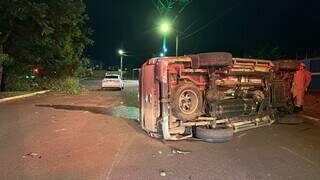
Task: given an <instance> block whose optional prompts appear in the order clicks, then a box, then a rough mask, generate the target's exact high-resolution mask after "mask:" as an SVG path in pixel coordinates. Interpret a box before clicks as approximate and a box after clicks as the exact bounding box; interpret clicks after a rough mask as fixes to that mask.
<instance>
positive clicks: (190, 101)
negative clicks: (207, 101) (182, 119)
mask: <svg viewBox="0 0 320 180" xmlns="http://www.w3.org/2000/svg"><path fill="white" fill-rule="evenodd" d="M198 103H199V99H198V96H197V94H196V93H195V92H194V91H192V90H184V91H182V93H181V94H180V96H179V109H180V110H181V111H182V112H183V113H185V114H192V113H194V112H195V111H196V109H197V106H198Z"/></svg>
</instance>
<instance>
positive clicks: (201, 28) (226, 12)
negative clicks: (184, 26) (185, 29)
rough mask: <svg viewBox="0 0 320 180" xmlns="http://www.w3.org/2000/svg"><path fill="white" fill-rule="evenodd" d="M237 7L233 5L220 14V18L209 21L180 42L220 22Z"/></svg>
mask: <svg viewBox="0 0 320 180" xmlns="http://www.w3.org/2000/svg"><path fill="white" fill-rule="evenodd" d="M238 5H239V4H237V5H235V6H233V7H231V8H229V9H228V10H227V11H225V12H224V13H223V14H221V15H220V16H218V17H216V18H214V19H212V20H211V21H209V22H208V23H207V24H205V25H203V26H202V27H200V28H199V29H197V30H195V31H194V32H192V33H190V34H188V35H186V36H184V37H182V38H181V40H184V39H187V38H189V37H191V36H193V35H195V34H197V33H198V32H200V31H202V30H204V29H205V28H207V27H208V26H209V25H211V24H212V23H215V22H217V21H218V20H220V19H221V18H222V17H224V16H225V15H227V14H228V13H229V12H231V11H232V10H233V9H234V8H236V7H237V6H238Z"/></svg>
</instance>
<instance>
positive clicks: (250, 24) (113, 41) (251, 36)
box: [87, 0, 320, 67]
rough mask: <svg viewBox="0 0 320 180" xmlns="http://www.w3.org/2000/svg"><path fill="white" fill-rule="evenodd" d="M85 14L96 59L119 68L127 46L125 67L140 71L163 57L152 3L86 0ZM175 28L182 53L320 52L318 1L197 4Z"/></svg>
mask: <svg viewBox="0 0 320 180" xmlns="http://www.w3.org/2000/svg"><path fill="white" fill-rule="evenodd" d="M87 10H88V14H89V16H90V22H89V25H90V26H91V28H92V29H93V31H94V32H93V35H92V39H93V40H94V41H95V43H94V45H93V46H92V47H90V48H89V49H88V52H87V54H88V56H89V57H90V58H91V59H92V60H93V61H97V62H103V63H104V64H106V65H111V66H112V65H117V64H118V63H119V57H118V55H117V50H118V49H119V48H123V49H124V50H126V52H128V54H129V55H130V56H128V57H125V63H126V64H125V66H126V67H139V66H140V65H141V64H142V63H143V62H144V61H145V60H146V59H147V58H149V57H152V56H156V55H158V54H159V52H160V50H161V38H162V37H161V34H160V32H159V30H158V29H157V27H158V25H159V21H160V19H161V17H160V15H159V13H158V11H157V10H156V8H155V6H154V4H153V3H152V0H88V1H87ZM190 25H192V26H191V27H190ZM173 26H174V28H175V29H176V31H177V32H184V31H185V32H184V33H183V34H180V35H179V36H180V39H181V41H180V49H179V54H180V55H184V54H194V53H200V52H214V51H229V52H231V53H233V55H234V56H237V57H242V56H244V55H250V52H254V51H256V50H257V49H261V48H263V47H278V48H279V51H281V52H284V53H286V54H288V55H289V56H291V57H293V56H297V55H298V56H300V57H301V56H302V57H303V56H304V54H305V52H311V51H313V50H315V49H320V1H319V0H305V1H303V0H193V2H192V3H191V4H190V5H189V6H188V7H187V8H186V9H185V10H184V11H183V14H182V15H180V16H179V18H178V19H177V21H176V22H175V24H174V25H173ZM188 27H189V28H188ZM201 27H203V28H202V30H201V31H199V32H198V33H195V34H193V35H192V36H189V37H188V35H190V34H192V33H193V32H195V31H197V30H199V28H201ZM187 28H188V29H187ZM185 37H187V38H185ZM184 38H185V39H184ZM174 40H175V32H172V33H171V34H170V35H169V37H168V49H169V55H174V54H175V41H174Z"/></svg>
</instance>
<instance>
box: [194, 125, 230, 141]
mask: <svg viewBox="0 0 320 180" xmlns="http://www.w3.org/2000/svg"><path fill="white" fill-rule="evenodd" d="M196 137H198V138H200V139H202V140H203V141H205V142H210V143H222V142H227V141H230V140H231V139H232V137H233V129H232V128H231V127H226V128H216V129H209V128H205V127H197V128H196Z"/></svg>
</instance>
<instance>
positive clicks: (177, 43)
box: [176, 34, 179, 57]
mask: <svg viewBox="0 0 320 180" xmlns="http://www.w3.org/2000/svg"><path fill="white" fill-rule="evenodd" d="M178 51H179V34H177V35H176V57H178V55H179V54H178V53H179V52H178Z"/></svg>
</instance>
